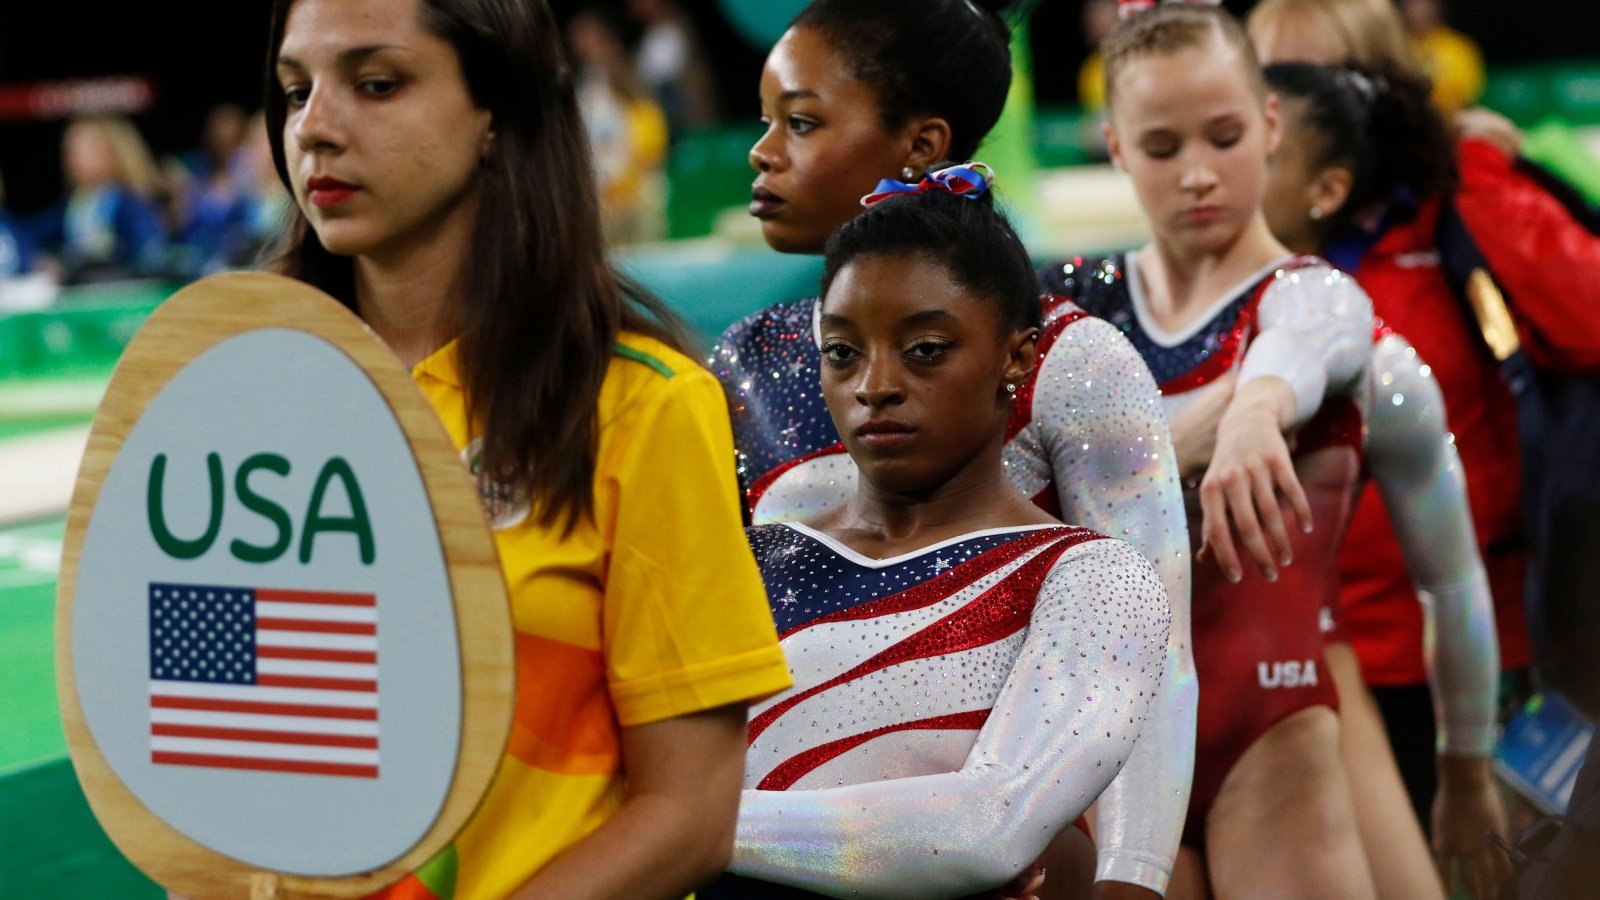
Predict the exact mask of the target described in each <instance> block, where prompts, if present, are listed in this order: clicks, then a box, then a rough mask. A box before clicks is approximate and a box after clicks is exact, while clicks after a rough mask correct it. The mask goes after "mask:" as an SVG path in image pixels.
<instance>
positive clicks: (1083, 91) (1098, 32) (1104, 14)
mask: <svg viewBox="0 0 1600 900" xmlns="http://www.w3.org/2000/svg"><path fill="white" fill-rule="evenodd" d="M1116 25H1117V0H1087V2H1086V3H1084V4H1083V42H1084V43H1085V44H1087V45H1088V47H1089V55H1088V56H1087V57H1085V58H1084V60H1083V65H1082V66H1080V67H1078V105H1079V106H1081V107H1083V109H1084V111H1085V112H1099V111H1100V110H1103V109H1105V107H1106V70H1105V65H1104V64H1103V63H1102V62H1101V60H1100V43H1101V42H1102V41H1104V40H1105V39H1106V35H1108V34H1110V33H1111V29H1113V28H1115V27H1116Z"/></svg>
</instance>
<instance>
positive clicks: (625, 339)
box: [600, 331, 727, 428]
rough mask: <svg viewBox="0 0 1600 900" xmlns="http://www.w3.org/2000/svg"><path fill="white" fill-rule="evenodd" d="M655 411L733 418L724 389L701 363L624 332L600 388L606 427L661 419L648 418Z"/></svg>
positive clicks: (651, 339)
mask: <svg viewBox="0 0 1600 900" xmlns="http://www.w3.org/2000/svg"><path fill="white" fill-rule="evenodd" d="M653 408H665V409H670V410H681V411H685V414H687V415H690V416H691V417H696V418H698V417H702V416H704V415H707V414H717V415H721V416H723V417H726V416H727V401H726V400H725V399H724V397H723V394H722V388H721V387H720V386H719V385H718V384H717V380H716V379H715V378H713V377H712V376H711V373H710V372H708V371H706V369H705V367H704V366H702V365H701V364H700V363H699V362H698V361H697V360H695V359H693V358H692V357H690V356H689V355H688V354H687V353H684V352H683V351H682V350H680V349H678V348H676V347H674V346H673V345H671V344H669V343H667V342H666V341H663V340H661V339H659V338H655V337H651V336H648V335H644V334H639V333H637V332H629V331H625V332H622V333H621V334H619V335H618V336H617V340H616V343H615V344H614V345H613V346H612V348H611V364H610V365H609V366H608V367H607V369H606V375H605V382H604V384H602V385H601V388H600V422H601V425H602V427H603V428H610V427H613V426H617V425H627V424H628V423H630V422H631V423H642V422H644V421H647V420H650V419H659V417H653V416H647V415H646V411H647V410H650V409H653Z"/></svg>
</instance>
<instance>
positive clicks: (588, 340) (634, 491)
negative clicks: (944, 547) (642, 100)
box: [266, 0, 789, 898]
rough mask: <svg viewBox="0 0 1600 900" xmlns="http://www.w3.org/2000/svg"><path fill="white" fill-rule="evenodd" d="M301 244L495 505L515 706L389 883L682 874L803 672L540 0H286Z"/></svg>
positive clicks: (713, 397) (290, 128) (526, 887)
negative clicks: (458, 828) (468, 811)
mask: <svg viewBox="0 0 1600 900" xmlns="http://www.w3.org/2000/svg"><path fill="white" fill-rule="evenodd" d="M270 46H271V52H270V57H269V61H268V64H269V79H270V82H269V85H270V89H269V91H268V97H267V104H266V116H267V122H268V128H269V131H270V133H271V137H272V140H273V156H274V160H275V162H276V165H277V168H278V173H279V175H280V176H281V178H282V179H283V181H284V183H285V184H286V185H287V186H288V187H289V189H290V190H291V191H292V193H293V194H294V198H295V201H296V210H295V211H294V215H293V220H292V222H291V223H290V225H289V228H288V230H287V233H286V236H285V239H284V242H283V244H282V246H281V253H280V255H279V257H278V269H279V270H280V271H282V272H284V273H286V274H289V275H292V276H294V277H297V278H300V279H302V280H304V281H307V282H309V283H311V284H313V285H315V286H317V287H320V288H322V289H323V290H325V291H328V292H329V293H331V294H332V295H333V296H335V297H337V298H339V299H340V300H341V301H343V302H344V303H345V304H347V305H348V306H349V307H350V308H351V309H352V310H354V311H355V312H356V313H357V314H358V315H360V316H361V317H362V319H363V320H365V321H366V323H367V324H368V325H369V326H370V327H371V328H372V329H373V331H374V332H375V333H376V334H377V335H378V336H379V337H380V338H382V339H383V340H384V341H385V342H386V343H387V344H388V345H389V347H390V348H391V349H393V350H394V352H395V353H396V354H397V355H398V356H399V357H400V358H401V359H402V360H403V361H404V362H405V363H406V364H407V365H410V366H412V367H413V375H414V377H415V379H416V381H417V384H418V385H419V386H420V387H421V388H422V390H423V391H424V393H425V394H426V395H427V396H428V397H429V399H430V400H431V401H432V402H433V404H434V406H435V408H436V409H437V410H438V412H439V414H440V416H441V418H442V419H443V420H444V423H445V425H446V428H447V429H448V430H449V432H450V435H451V437H452V438H453V439H454V441H455V442H456V445H457V446H458V447H459V448H460V449H461V451H462V457H463V461H464V462H466V463H467V464H468V465H470V466H471V467H472V468H473V470H474V472H475V473H476V474H477V477H478V483H479V485H480V489H481V490H482V492H483V494H484V501H485V506H486V510H487V512H488V513H489V516H490V518H491V520H492V522H493V525H494V527H495V535H496V541H497V544H498V548H499V551H500V558H501V563H502V566H503V569H504V574H505V577H506V582H507V587H508V589H509V593H510V596H511V602H512V615H513V620H514V625H515V630H516V651H517V680H518V685H517V687H518V690H517V706H516V712H515V718H514V722H513V726H512V734H511V740H510V744H509V746H508V747H507V750H506V755H505V758H504V760H503V762H502V764H501V768H500V771H499V773H498V774H497V776H496V778H495V781H494V783H493V785H492V787H491V788H490V790H489V793H488V795H487V796H486V797H485V799H484V801H483V804H482V805H481V806H480V807H479V809H478V811H477V812H476V814H475V815H474V817H473V819H472V820H471V821H470V822H469V823H468V825H467V827H466V829H465V830H464V831H463V832H462V833H461V834H460V835H459V836H458V838H457V839H456V841H455V843H454V845H453V846H452V847H451V848H449V849H447V850H446V851H445V852H444V853H442V854H441V855H440V857H438V858H437V859H436V860H435V861H433V862H432V863H430V864H429V865H427V866H425V867H424V868H423V869H422V870H421V871H419V872H418V873H417V874H416V875H414V876H412V877H411V878H409V879H407V880H406V881H405V882H402V883H401V884H400V885H399V886H397V887H396V888H394V889H392V890H391V891H390V892H387V893H386V895H387V896H390V897H437V898H447V897H456V898H491V897H493V898H499V897H562V898H581V897H628V898H638V897H660V898H669V897H682V896H683V895H685V894H687V893H688V892H689V891H690V890H692V889H693V888H694V887H695V885H696V884H698V883H700V882H701V881H704V880H706V879H707V878H709V877H710V876H711V875H712V874H713V873H715V872H718V871H720V870H721V869H722V868H723V867H724V866H725V865H726V864H727V861H728V857H729V853H730V851H731V838H732V832H733V824H734V816H735V812H736V807H737V802H738V796H739V786H740V779H741V774H742V771H743V762H744V743H745V741H744V723H745V708H746V705H747V704H748V703H749V702H750V701H752V700H754V699H758V698H761V697H764V696H767V695H769V694H771V693H773V692H775V691H777V690H780V689H782V688H784V687H786V686H787V685H788V684H789V674H788V670H787V667H786V666H785V665H784V662H783V657H782V654H781V653H780V651H779V650H778V647H777V642H776V636H775V634H774V631H773V626H772V620H771V618H770V615H769V613H768V612H767V606H766V602H765V597H764V595H763V591H762V586H761V581H760V578H759V575H758V574H757V571H756V568H755V565H754V562H753V560H752V558H751V555H750V551H749V549H748V548H747V546H746V545H745V542H744V538H743V534H742V531H741V529H740V521H739V511H738V510H739V507H738V499H737V495H736V489H735V485H734V477H733V473H732V471H731V467H730V466H729V462H730V461H731V460H732V458H733V453H732V450H733V448H732V437H731V434H730V431H729V427H728V421H727V414H726V411H725V407H724V404H723V400H722V395H721V392H720V390H719V388H718V386H717V384H716V382H715V381H714V380H713V379H712V378H711V376H710V375H709V374H707V373H706V372H704V371H703V370H702V369H700V368H699V366H697V365H696V364H695V363H694V362H693V361H692V360H691V359H689V358H688V357H686V356H685V355H683V354H682V353H681V352H680V351H679V350H678V349H677V346H676V345H675V339H674V334H675V331H676V330H675V328H674V327H673V325H672V320H671V317H670V316H668V315H667V314H666V313H665V312H664V310H662V308H661V307H660V306H659V305H657V304H656V303H654V302H653V301H651V300H649V299H648V298H646V297H644V296H642V295H641V294H639V293H638V292H636V291H634V290H633V289H632V288H631V287H630V286H629V285H627V284H626V283H625V282H623V281H622V280H621V279H620V278H619V277H618V275H617V274H616V273H615V272H614V270H613V269H612V268H611V266H610V265H609V264H608V263H607V261H606V259H605V257H604V252H603V249H602V241H601V236H600V225H599V212H598V204H597V201H596V198H595V189H594V180H593V177H592V174H591V169H590V162H589V159H588V147H587V144H586V142H585V135H584V131H583V127H582V125H581V123H580V122H579V118H578V111H577V105H576V101H575V99H574V92H573V79H572V75H571V72H570V70H569V69H568V68H567V67H566V65H565V62H564V54H563V52H562V48H561V44H560V41H559V37H558V32H557V30H556V27H555V23H554V21H553V17H552V16H551V13H550V10H549V8H548V7H547V6H546V4H545V2H544V0H278V2H277V3H276V4H275V6H274V10H273V18H272V41H271V45H270Z"/></svg>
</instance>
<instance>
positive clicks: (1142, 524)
mask: <svg viewBox="0 0 1600 900" xmlns="http://www.w3.org/2000/svg"><path fill="white" fill-rule="evenodd" d="M816 314H817V308H816V302H815V301H813V300H803V301H799V302H796V303H786V304H780V305H777V306H773V307H770V308H768V309H766V310H763V311H762V312H759V313H757V314H755V315H753V316H750V317H749V318H747V319H745V320H744V321H742V322H740V323H738V324H736V325H734V326H733V327H732V328H730V329H729V330H728V331H727V332H726V333H725V334H724V335H723V337H722V340H721V341H720V342H719V343H718V345H717V347H716V349H715V351H714V352H713V356H712V359H711V362H710V366H711V369H712V371H713V372H715V373H716V375H717V377H718V379H719V380H721V381H722V384H723V388H724V390H725V391H726V392H727V394H728V402H729V406H730V409H731V411H732V419H733V425H734V440H735V444H736V446H737V448H738V466H739V478H740V484H741V486H742V487H744V488H745V489H746V497H747V499H748V500H749V501H750V508H751V516H752V520H753V521H754V522H756V523H758V524H760V523H769V522H788V521H795V520H798V519H802V518H805V517H806V516H809V515H811V514H814V513H816V512H820V511H822V510H825V509H827V508H829V507H831V506H833V505H835V504H837V503H838V502H840V501H841V500H843V499H844V498H845V497H847V496H849V495H850V494H851V493H852V492H854V491H855V489H856V468H855V464H854V462H853V461H851V459H850V457H849V455H848V454H846V453H845V452H844V447H843V446H842V445H841V444H839V436H838V433H837V431H835V430H834V427H833V421H832V419H831V418H830V417H829V415H828V410H827V406H826V405H825V403H824V402H823V399H822V396H821V393H820V390H819V385H820V384H821V373H820V358H821V357H820V353H819V351H818V349H817V346H816V341H815V336H814V335H815V330H814V328H815V316H816ZM1015 402H1016V413H1015V414H1014V415H1013V416H1012V418H1011V421H1010V422H1009V425H1008V428H1007V443H1006V446H1005V450H1004V463H1005V466H1006V469H1007V472H1008V473H1009V474H1010V476H1011V479H1012V483H1013V484H1014V485H1016V487H1017V488H1018V490H1019V491H1020V492H1021V493H1022V494H1023V495H1024V496H1027V497H1031V498H1033V500H1034V502H1035V503H1036V504H1038V505H1039V506H1041V507H1042V508H1044V509H1045V510H1047V511H1048V512H1050V513H1051V514H1052V515H1055V516H1057V517H1058V518H1060V519H1062V520H1063V521H1065V522H1070V523H1073V524H1076V525H1082V526H1084V527H1087V528H1092V529H1094V530H1095V531H1098V532H1100V533H1102V534H1108V535H1111V536H1113V537H1117V538H1121V539H1123V540H1126V541H1128V542H1129V543H1131V544H1133V545H1134V547H1136V548H1138V549H1139V550H1141V551H1142V552H1143V553H1144V554H1145V555H1146V556H1147V557H1148V558H1149V559H1150V560H1152V561H1153V562H1154V563H1155V564H1156V566H1157V568H1158V570H1159V571H1160V573H1161V577H1162V581H1163V583H1164V584H1165V585H1166V588H1167V595H1168V597H1169V598H1170V602H1171V607H1172V628H1171V631H1170V636H1169V648H1168V655H1167V660H1166V664H1165V667H1166V671H1167V679H1166V682H1165V683H1164V684H1163V686H1162V688H1161V693H1160V696H1159V697H1158V699H1157V711H1156V712H1153V713H1152V714H1151V716H1150V720H1149V722H1148V723H1147V724H1146V728H1145V739H1144V740H1141V741H1140V742H1139V744H1138V746H1137V747H1136V749H1135V751H1134V755H1133V758H1132V759H1131V760H1130V761H1129V762H1128V765H1127V768H1126V771H1125V773H1124V774H1123V775H1122V776H1121V777H1118V778H1117V779H1116V781H1115V782H1114V783H1113V784H1112V786H1111V787H1110V788H1109V789H1107V791H1106V793H1105V796H1104V797H1103V798H1102V799H1101V801H1100V804H1099V806H1098V819H1097V828H1096V834H1095V837H1096V845H1097V848H1098V853H1099V857H1100V863H1099V872H1098V877H1100V878H1102V879H1108V878H1109V879H1114V880H1118V881H1126V882H1130V883H1133V884H1137V885H1141V886H1143V887H1147V888H1149V889H1151V890H1153V891H1157V892H1161V891H1164V890H1165V888H1166V884H1167V879H1168V878H1169V876H1170V874H1171V870H1172V862H1173V859H1174V858H1175V857H1176V855H1177V849H1178V839H1179V826H1180V823H1181V822H1182V819H1183V814H1184V809H1185V808H1186V807H1187V806H1188V801H1189V784H1190V779H1191V777H1192V772H1193V765H1194V758H1193V751H1192V748H1193V746H1194V728H1195V709H1196V694H1197V688H1196V684H1195V678H1194V666H1193V661H1192V655H1191V650H1190V647H1189V536H1188V530H1187V525H1186V522H1185V519H1184V512H1183V499H1182V496H1181V494H1180V490H1179V485H1178V479H1177V466H1176V458H1175V456H1174V455H1173V453H1172V439H1171V436H1170V435H1169V433H1168V429H1167V421H1166V414H1165V412H1164V411H1163V409H1162V406H1161V398H1160V395H1159V394H1158V392H1157V390H1156V384H1155V381H1154V380H1153V379H1152V378H1151V376H1150V372H1149V370H1148V369H1147V368H1146V367H1145V364H1144V363H1143V362H1142V361H1141V359H1140V357H1139V355H1138V354H1137V353H1136V352H1134V350H1133V348H1132V347H1131V346H1130V345H1129V343H1128V341H1126V340H1124V339H1123V338H1122V336H1120V335H1119V334H1118V333H1117V331H1116V329H1114V328H1112V327H1111V326H1109V325H1107V324H1106V323H1105V322H1102V321H1099V320H1097V319H1094V318H1089V317H1087V316H1086V314H1085V312H1084V310H1083V309H1081V308H1079V307H1078V306H1077V305H1076V304H1074V303H1073V302H1071V301H1070V300H1068V299H1067V298H1065V297H1062V296H1050V295H1047V296H1046V297H1045V298H1044V320H1043V327H1042V329H1041V332H1040V337H1039V361H1038V364H1037V366H1036V368H1035V371H1034V374H1033V375H1032V377H1030V378H1029V379H1028V380H1027V381H1026V382H1024V383H1023V384H1021V385H1019V386H1018V390H1017V395H1016V400H1015ZM777 608H778V606H777V604H775V605H774V609H777Z"/></svg>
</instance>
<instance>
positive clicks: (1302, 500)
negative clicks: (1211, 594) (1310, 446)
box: [1200, 376, 1312, 581]
mask: <svg viewBox="0 0 1600 900" xmlns="http://www.w3.org/2000/svg"><path fill="white" fill-rule="evenodd" d="M1294 415H1295V392H1294V391H1293V389H1291V388H1290V386H1289V385H1288V383H1286V382H1284V381H1283V380H1281V379H1278V378H1273V377H1270V376H1269V377H1261V378H1256V379H1253V380H1251V381H1248V382H1246V383H1244V384H1242V385H1240V386H1239V388H1238V389H1237V390H1236V391H1235V392H1234V395H1233V400H1232V402H1230V403H1229V404H1228V408H1227V411H1225V412H1224V413H1223V414H1222V419H1221V421H1220V422H1219V423H1218V425H1217V447H1216V451H1215V452H1214V453H1213V454H1212V459H1211V465H1210V467H1208V468H1207V469H1206V474H1205V477H1204V478H1203V479H1201V482H1200V507H1201V510H1202V511H1203V512H1204V516H1205V518H1204V522H1203V523H1202V525H1201V536H1202V539H1203V543H1202V545H1201V547H1200V554H1201V555H1202V556H1204V555H1207V554H1209V555H1213V556H1215V557H1216V562H1217V565H1219V566H1221V567H1222V571H1223V573H1224V574H1226V575H1227V576H1228V579H1229V580H1231V581H1238V580H1239V579H1240V578H1242V577H1243V569H1242V568H1241V566H1240V561H1239V552H1238V549H1237V548H1236V546H1235V539H1236V538H1237V542H1238V543H1239V544H1242V545H1243V546H1244V549H1245V551H1246V552H1247V553H1248V554H1249V556H1250V559H1251V560H1252V561H1253V562H1254V563H1255V564H1256V566H1257V567H1258V568H1260V570H1261V574H1262V577H1264V578H1266V579H1267V580H1268V581H1275V580H1277V577H1278V567H1279V566H1287V565H1289V564H1291V563H1293V562H1294V556H1293V554H1292V552H1291V550H1290V544H1289V534H1288V531H1287V528H1286V525H1285V523H1284V521H1283V514H1282V512H1281V510H1280V509H1279V507H1278V494H1279V492H1280V491H1281V492H1282V493H1283V495H1284V497H1285V498H1286V499H1287V500H1288V502H1289V505H1290V507H1291V508H1292V509H1293V510H1294V516H1295V524H1296V526H1297V527H1299V528H1300V529H1301V530H1303V531H1310V530H1311V524H1312V523H1311V505H1310V503H1309V502H1308V501H1307V500H1306V494H1305V490H1304V489H1303V488H1301V486H1300V479H1299V478H1297V477H1296V476H1295V472H1294V463H1293V461H1291V459H1290V458H1289V444H1288V441H1287V440H1286V439H1285V438H1284V434H1283V432H1284V430H1285V429H1286V428H1287V427H1288V426H1289V425H1290V423H1291V422H1293V420H1294Z"/></svg>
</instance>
